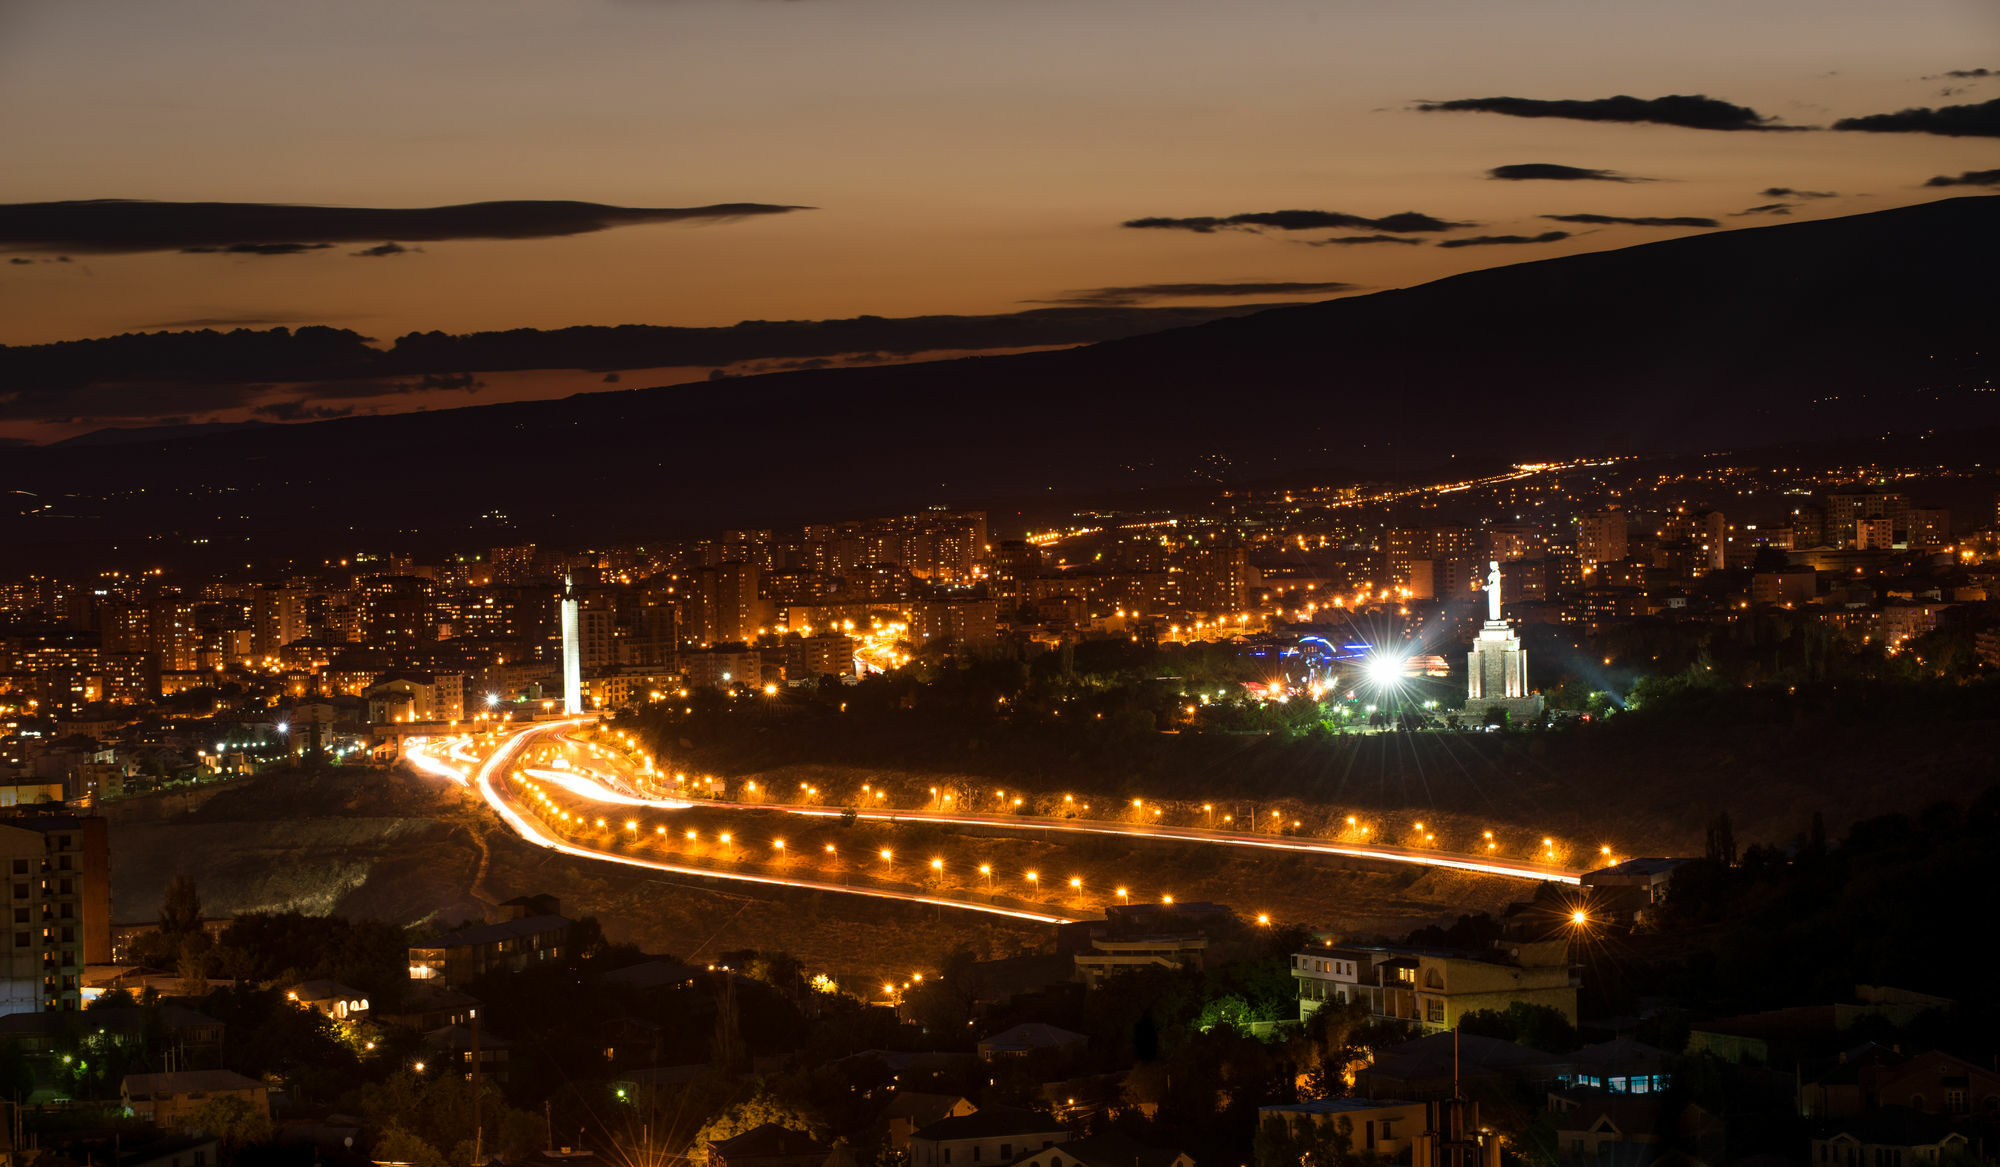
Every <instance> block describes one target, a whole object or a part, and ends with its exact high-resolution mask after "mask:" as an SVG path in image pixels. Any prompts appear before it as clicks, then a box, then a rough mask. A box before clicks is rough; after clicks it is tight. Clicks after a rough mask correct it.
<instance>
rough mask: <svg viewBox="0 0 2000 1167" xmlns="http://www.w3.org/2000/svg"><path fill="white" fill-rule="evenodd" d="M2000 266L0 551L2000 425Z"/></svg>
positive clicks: (1820, 251) (916, 411)
mask: <svg viewBox="0 0 2000 1167" xmlns="http://www.w3.org/2000/svg"><path fill="white" fill-rule="evenodd" d="M1996 260H2000V197H1983V198H1963V199H1950V200H1946V201H1943V202H1937V203H1930V204H1925V205H1921V206H1914V207H1907V208H1902V209H1898V210H1891V211H1883V212H1878V213H1875V214H1868V215H1857V216H1852V217H1848V218H1841V219H1828V220H1820V221H1816V222H1810V223H1794V224H1786V225H1781V226H1772V227H1760V228H1755V229H1746V230H1739V231H1729V232H1720V233H1714V234H1707V235H1701V236H1695V237H1689V238H1683V239H1675V240H1671V241H1667V242H1662V243H1654V244H1648V245H1645V246H1641V247H1632V248H1626V249H1623V250H1618V251H1607V252H1598V253H1594V254H1588V255H1578V256H1570V257H1566V258H1561V259H1551V260H1544V261H1541V262H1536V263H1526V264H1520V265H1517V266H1513V267H1506V268H1497V269H1492V270H1488V271H1481V272H1473V273H1469V274H1465V275H1460V276H1454V277H1452V278H1450V279H1445V280H1440V281H1438V282H1436V283H1432V284H1427V285H1424V286H1422V287H1417V288H1410V289H1406V290H1400V291H1391V292H1382V293H1377V294H1374V295H1369V296H1361V297H1353V298H1349V299H1344V300H1337V301H1331V302H1327V303H1322V304H1314V305H1308V306H1303V307H1292V308H1284V309H1277V310H1272V311H1267V312H1261V313H1257V314H1255V315H1251V316H1245V317H1241V318H1237V319H1231V320H1221V321H1216V322H1213V323H1208V324H1203V325H1199V326H1195V327H1189V328H1183V329H1178V330H1174V331H1170V332H1164V333H1157V334H1153V335H1148V336H1142V337H1136V338H1132V339H1127V340H1119V341H1111V342H1106V343H1102V344H1098V345H1095V346H1092V347H1089V348H1084V349H1074V350H1068V351H1062V352H1049V353H1035V354H1029V355H1024V356H1012V357H993V358H978V359H969V360H961V361H948V362H938V363H933V364H924V365H909V366H899V367H887V368H857V369H837V370H825V371H818V372H800V373H785V374H777V375H770V376H762V377H754V378H743V379H738V380H729V381H721V382H709V383H704V384H700V385H693V386H681V387H675V388H667V389H653V390H642V391H634V392H618V393H602V394H592V395H588V396H582V397H575V398H571V399H568V400H565V401H560V402H546V403H535V404H523V405H502V406H489V407H484V408H474V409H461V410H453V411H449V412H437V413H428V414H416V415H403V416H397V417H385V418H359V419H348V420H342V421H332V422H324V423H318V424H313V425H301V426H286V427H277V428H271V429H263V430H257V431H254V432H242V433H230V434H220V435H215V436H209V437H198V438H186V439H177V440H167V441H158V442H137V443H130V444H126V445H121V446H119V447H117V449H116V450H115V451H102V452H99V451H88V450H74V449H72V450H53V449H45V450H23V451H10V452H9V456H8V458H7V459H6V460H5V465H4V468H0V487H9V488H16V487H18V488H25V489H30V490H35V491H37V492H38V493H39V494H41V495H43V496H44V497H46V496H47V495H49V494H58V495H59V494H62V493H64V492H67V491H83V492H87V493H88V494H89V495H91V496H95V497H100V498H101V497H102V496H104V495H105V494H108V493H110V492H113V491H119V490H132V489H135V488H137V487H140V486H145V487H147V488H148V490H147V493H146V494H145V495H144V496H136V497H137V498H138V499H139V501H130V500H127V501H120V502H119V503H117V504H115V505H114V504H100V503H97V502H92V501H88V500H86V501H82V502H77V503H75V504H74V505H66V506H65V507H64V508H62V509H63V512H64V513H66V514H73V515H74V516H75V517H71V518H64V519H60V520H58V519H50V518H35V519H24V518H7V519H5V524H4V526H0V536H6V537H10V538H14V539H17V540H21V541H26V542H30V543H52V542H61V541H73V540H112V539H121V538H133V537H136V536H139V535H142V534H146V535H152V536H155V537H162V538H165V539H166V540H168V541H172V540H174V539H176V538H180V537H184V536H186V535H189V534H192V533H193V532H194V531H195V530H196V529H197V526H198V523H197V522H196V521H195V520H191V519H190V518H189V517H188V515H187V513H186V511H187V509H188V508H187V507H186V505H185V500H186V498H187V497H188V496H189V494H190V493H192V494H198V495H201V496H204V497H213V496H214V492H218V491H219V492H222V494H223V495H225V496H226V497H227V498H228V499H229V505H228V506H227V507H217V508H212V509H213V510H214V511H215V513H216V514H218V515H220V516H221V517H220V518H218V519H215V520H214V521H213V522H212V523H210V525H209V526H207V527H201V528H200V529H201V531H202V533H203V534H204V535H209V534H217V533H221V532H231V533H240V534H251V535H256V536H257V537H260V538H261V537H263V536H264V535H266V534H268V533H271V532H275V531H279V530H283V529H290V530H298V529H300V528H302V527H303V528H310V529H317V530H326V529H333V530H341V531H346V530H349V529H352V530H353V531H354V532H355V534H356V536H357V537H360V536H362V535H366V534H369V533H382V532H387V531H393V530H397V529H402V530H408V529H410V528H413V527H430V528H438V527H447V528H450V527H456V528H457V529H458V530H460V531H461V532H462V530H463V528H464V525H465V524H468V523H470V522H471V521H472V520H473V519H474V518H475V517H476V516H478V515H480V514H483V513H486V512H489V511H495V510H498V511H505V512H507V513H508V514H509V515H510V516H511V517H512V519H513V521H514V523H515V524H516V526H515V527H514V528H513V530H515V531H516V532H517V533H518V534H520V535H524V536H527V537H540V538H567V539H577V538H597V537H603V536H607V535H612V534H624V535H628V536H630V535H637V534H647V533H667V532H672V531H677V530H690V529H704V528H713V527H719V526H726V525H733V524H739V523H776V522H784V521H788V520H797V519H800V518H805V517H812V516H818V517H826V516H835V515H843V514H861V513H870V512H875V511H880V510H883V509H887V508H894V507H903V506H914V505H922V504H926V503H930V502H935V501H957V502H964V501H968V500H983V499H987V498H992V497H997V496H1015V497H1018V496H1021V495H1023V494H1027V493H1033V494H1034V495H1038V496H1044V497H1047V496H1049V495H1054V496H1058V497H1059V496H1061V495H1062V494H1063V493H1065V492H1071V491H1079V490H1093V491H1101V490H1114V489H1117V490H1125V489H1138V488H1146V489H1160V488H1166V487H1173V486H1185V485H1188V484H1191V483H1196V482H1202V481H1216V480H1232V479H1233V480H1243V479H1248V478H1254V477H1262V476H1267V475H1269V474H1273V473H1278V472H1285V471H1297V470H1305V469H1312V468H1319V467H1325V466H1329V465H1334V464H1340V465H1347V466H1360V467H1373V468H1380V469H1395V468H1397V467H1415V466H1418V465H1430V464H1434V463H1436V462H1439V461H1441V460H1443V459H1444V457H1445V456H1446V455H1449V454H1458V455H1461V456H1472V457H1484V458H1499V459H1514V460H1531V459H1541V458H1547V457H1556V456H1564V455H1572V454H1578V453H1598V452H1691V451H1699V450H1715V449H1725V448H1732V447H1747V446H1757V445H1766V444H1771V443H1780V442H1795V441H1808V440H1822V439H1836V438H1856V437H1864V436H1868V435H1874V434H1879V433H1882V432H1885V431H1922V430H1926V429H1937V430H1940V431H1948V430H1952V429H1958V428H1965V427H1970V426H1975V425H1991V424H1993V423H1995V422H1996V421H2000V393H1995V392H1994V388H1995V386H1996V384H2000V353H1996V347H1995V345H1994V343H1993V340H1994V336H1993V315H1992V304H1993V294H1992V277H1993V272H1994V271H1995V270H1996V267H1997V266H2000V265H1997V264H1996ZM153 500H157V501H153ZM200 522H209V520H200ZM215 524H221V526H216V525H215ZM174 532H179V533H180V534H179V535H175V534H174Z"/></svg>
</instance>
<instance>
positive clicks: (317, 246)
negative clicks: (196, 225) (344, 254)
mask: <svg viewBox="0 0 2000 1167" xmlns="http://www.w3.org/2000/svg"><path fill="white" fill-rule="evenodd" d="M332 246H333V244H331V243H230V244H225V245H224V246H221V247H183V248H181V254H182V255H297V254H299V253H300V252H304V251H325V250H326V249H327V248H329V247H332Z"/></svg>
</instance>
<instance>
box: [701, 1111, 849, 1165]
mask: <svg viewBox="0 0 2000 1167" xmlns="http://www.w3.org/2000/svg"><path fill="white" fill-rule="evenodd" d="M829 1151H830V1148H828V1147H827V1146H826V1145H825V1144H823V1143H821V1142H819V1141H818V1140H817V1139H815V1138H813V1137H812V1136H811V1135H808V1134H804V1133H802V1132H800V1131H795V1130H792V1129H791V1128H790V1127H784V1126H779V1125H778V1124H777V1123H775V1122H767V1123H765V1124H764V1125H762V1126H757V1127H751V1128H750V1129H749V1130H747V1131H744V1132H743V1133H742V1134H740V1135H736V1136H735V1137H733V1138H727V1139H711V1140H709V1143H708V1167H822V1165H823V1164H825V1162H826V1157H827V1155H828V1153H829Z"/></svg>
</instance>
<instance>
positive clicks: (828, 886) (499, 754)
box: [472, 721, 1076, 924]
mask: <svg viewBox="0 0 2000 1167" xmlns="http://www.w3.org/2000/svg"><path fill="white" fill-rule="evenodd" d="M580 724H583V722H581V721H552V722H544V723H542V724H540V725H532V726H528V727H526V728H524V729H522V730H520V731H518V732H516V733H515V734H514V736H513V737H511V738H509V739H508V740H507V741H506V743H505V744H503V745H501V746H500V747H499V748H498V749H496V750H494V751H493V753H492V754H491V755H489V756H488V757H487V759H486V760H485V761H484V762H482V763H480V765H479V768H478V770H477V771H475V772H474V774H473V776H472V785H473V787H474V788H475V789H477V790H478V791H479V794H480V796H481V797H482V798H484V799H485V800H486V804H487V805H488V806H490V807H492V808H493V811H494V813H496V814H498V815H499V816H500V819H501V821H503V822H505V823H506V824H507V825H508V826H509V827H511V828H512V829H513V831H514V833H515V834H517V835H520V836H521V837H522V838H523V839H526V840H527V841H529V842H530V843H534V844H536V845H538V846H541V847H546V848H547V849H549V850H551V851H558V852H561V853H562V854H564V855H571V856H574V857H576V858H578V859H600V860H603V861H605V862H607V863H622V864H624V865H625V866H627V867H639V868H644V869H646V870H648V871H661V872H666V873H668V874H670V875H692V876H698V877H700V878H703V879H727V880H735V881H737V882H739V883H761V884H765V885H767V886H771V887H791V888H800V889H803V890H806V891H829V892H839V893H841V894H843V895H859V896H871V897H873V898H875V899H883V900H900V901H902V902H904V903H910V904H925V905H929V906H932V907H938V908H954V909H957V910H959V911H967V912H982V913H984V914H986V915H989V916H1004V917H1007V918H1009V919H1015V920H1026V921H1029V922H1032V923H1037V924H1073V923H1075V922H1076V921H1075V919H1073V918H1072V917H1069V916H1057V915H1051V914H1049V913H1046V912H1034V911H1028V910H1025V909H1020V908H1008V907H1002V906H1000V905H997V904H980V903H971V902H967V901H965V900H954V899H948V898H946V897H944V896H931V895H924V894H923V893H921V892H904V891H894V890H891V889H888V888H873V887H859V886H856V885H854V884H847V883H826V882H822V881H819V880H812V879H790V878H787V877H784V876H778V875H756V874H752V873H749V872H742V871H721V870H717V869H715V868H712V867H695V866H691V865H686V864H680V863H666V862H662V861H660V860H657V859H644V858H640V857H639V856H636V855H621V854H618V853H617V852H614V851H599V850H596V849H595V848H591V847H581V846H578V845H576V844H575V843H571V842H568V841H566V840H564V839H560V838H557V837H556V836H554V835H551V834H549V833H548V832H547V831H545V830H543V829H542V827H541V826H540V825H539V824H537V823H535V822H534V821H533V820H531V819H529V818H528V817H527V816H525V815H523V814H521V813H520V812H519V811H517V810H515V809H514V807H513V805H512V804H511V803H509V802H508V801H507V799H506V798H505V797H503V796H502V795H501V793H500V790H499V788H498V786H497V784H496V782H495V780H494V776H495V775H496V774H499V773H501V772H503V771H504V770H505V769H506V767H507V766H508V765H509V763H510V762H511V760H512V759H513V757H514V755H515V754H517V753H519V752H520V750H521V747H523V746H525V745H526V744H527V743H528V740H529V739H530V738H533V737H535V736H537V735H538V734H543V733H548V732H551V731H554V730H561V729H568V728H571V727H573V726H576V725H580ZM659 805H661V806H663V807H664V806H666V805H668V804H665V803H661V804H659Z"/></svg>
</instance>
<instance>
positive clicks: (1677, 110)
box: [1417, 94, 1802, 130]
mask: <svg viewBox="0 0 2000 1167" xmlns="http://www.w3.org/2000/svg"><path fill="white" fill-rule="evenodd" d="M1417 108H1418V109H1420V110H1425V111H1451V110H1470V111H1474V112H1479V113H1498V114H1506V115H1507V116H1508V117H1517V118H1573V119H1575V120H1577V121H1586V122H1653V123H1655V124H1658V125H1663V126H1684V127H1686V128H1688V129H1694V130H1795V129H1800V128H1802V127H1799V126H1779V125H1773V124H1772V122H1773V120H1774V119H1772V118H1767V117H1765V116H1764V115H1762V114H1760V113H1758V112H1757V111H1756V110H1754V109H1751V108H1749V107H1748V106H1742V105H1731V104H1730V103H1729V102H1726V101H1722V100H1719V99H1717V98H1713V97H1704V96H1702V95H1700V94H1673V95H1669V96H1667V97H1652V98H1644V97H1627V96H1624V95H1622V94H1621V95H1620V96H1618V97H1599V98H1593V99H1590V100H1587V101H1575V100H1570V101H1542V100H1538V99H1536V98H1532V97H1467V98H1461V99H1459V100H1457V101H1427V102H1422V103H1420V104H1419V105H1418V106H1417Z"/></svg>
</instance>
